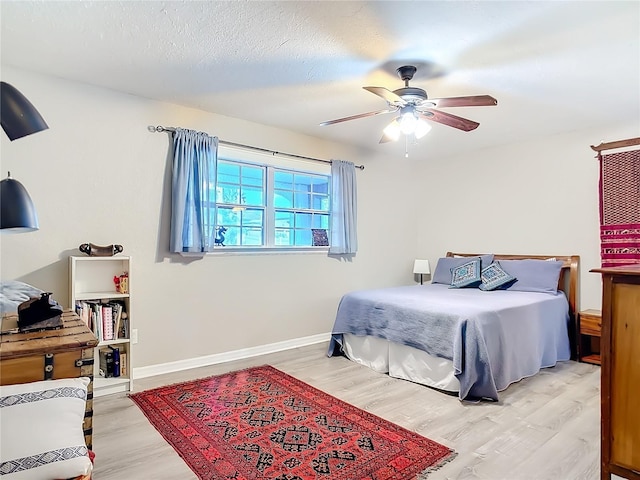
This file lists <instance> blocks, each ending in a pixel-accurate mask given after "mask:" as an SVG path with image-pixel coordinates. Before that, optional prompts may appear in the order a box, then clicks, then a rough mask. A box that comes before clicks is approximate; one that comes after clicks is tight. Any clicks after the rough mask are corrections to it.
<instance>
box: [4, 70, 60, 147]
mask: <svg viewBox="0 0 640 480" xmlns="http://www.w3.org/2000/svg"><path fill="white" fill-rule="evenodd" d="M0 97H1V102H0V117H1V120H2V122H1V123H2V128H3V129H4V131H5V133H6V134H7V136H8V137H9V140H11V141H13V140H15V139H17V138H22V137H26V136H27V135H31V134H32V133H36V132H40V131H42V130H46V129H47V128H49V126H48V125H47V122H45V121H44V119H43V118H42V116H41V115H40V113H39V112H38V110H36V107H34V106H33V104H32V103H31V102H30V101H29V100H27V97H25V96H24V95H22V93H20V91H19V90H18V89H17V88H15V87H14V86H13V85H9V84H8V83H6V82H0Z"/></svg>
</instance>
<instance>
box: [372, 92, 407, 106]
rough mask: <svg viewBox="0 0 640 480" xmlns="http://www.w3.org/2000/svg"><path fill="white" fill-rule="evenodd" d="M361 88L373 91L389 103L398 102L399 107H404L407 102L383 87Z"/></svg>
mask: <svg viewBox="0 0 640 480" xmlns="http://www.w3.org/2000/svg"><path fill="white" fill-rule="evenodd" d="M362 88H364V89H365V90H367V91H368V92H371V93H375V94H376V95H378V96H379V97H382V98H384V99H385V100H386V101H387V102H389V103H393V104H398V105H400V106H401V107H404V106H405V105H406V104H407V102H405V101H404V100H403V99H402V97H400V96H398V95H396V94H395V93H393V92H392V91H391V90H389V89H386V88H384V87H362Z"/></svg>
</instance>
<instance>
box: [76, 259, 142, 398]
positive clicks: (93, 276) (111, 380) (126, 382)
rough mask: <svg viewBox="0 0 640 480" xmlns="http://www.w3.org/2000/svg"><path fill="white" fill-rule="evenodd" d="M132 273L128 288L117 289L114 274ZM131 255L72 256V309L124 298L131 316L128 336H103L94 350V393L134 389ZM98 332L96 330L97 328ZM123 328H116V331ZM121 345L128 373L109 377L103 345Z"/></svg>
mask: <svg viewBox="0 0 640 480" xmlns="http://www.w3.org/2000/svg"><path fill="white" fill-rule="evenodd" d="M125 272H126V273H127V274H128V276H129V277H128V291H127V293H119V292H117V291H116V284H115V282H114V280H113V278H114V277H117V276H120V275H122V274H123V273H125ZM131 292H132V290H131V257H128V256H120V255H115V256H113V257H89V256H70V257H69V297H70V298H69V305H70V307H71V308H72V309H75V308H76V305H77V304H79V303H83V302H85V303H94V304H95V303H103V304H104V303H109V302H114V301H115V302H120V303H121V304H124V309H123V311H124V312H126V314H127V318H128V328H127V330H126V332H125V336H119V337H118V338H116V339H114V340H101V341H100V342H99V343H98V346H97V347H96V348H95V350H94V357H93V358H94V363H93V392H94V396H96V397H99V396H101V395H107V394H111V393H118V392H127V391H131V390H132V389H133V376H132V375H131V372H132V368H131V366H132V365H133V364H132V361H131V360H132V350H133V349H132V348H131V346H132V342H131V332H132V328H133V323H132V322H133V321H134V318H135V317H134V316H133V315H132V310H131ZM93 330H94V333H95V329H93ZM118 333H119V332H116V335H117V334H118ZM109 346H111V347H114V348H117V349H118V350H119V352H120V355H121V361H122V354H123V353H124V354H125V357H126V373H125V372H121V375H120V376H114V377H105V376H104V375H103V374H102V373H101V369H100V353H99V352H100V349H104V348H106V347H109Z"/></svg>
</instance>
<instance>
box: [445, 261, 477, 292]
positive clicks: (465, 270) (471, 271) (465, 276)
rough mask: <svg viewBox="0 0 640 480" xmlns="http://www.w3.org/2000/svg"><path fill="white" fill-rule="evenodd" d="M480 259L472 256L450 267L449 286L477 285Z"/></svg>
mask: <svg viewBox="0 0 640 480" xmlns="http://www.w3.org/2000/svg"><path fill="white" fill-rule="evenodd" d="M480 272H481V270H480V259H479V258H474V259H473V260H470V261H468V262H466V263H463V264H462V265H460V266H458V267H455V268H452V269H451V288H463V287H477V286H478V285H480V281H481V277H480Z"/></svg>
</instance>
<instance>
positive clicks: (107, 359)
mask: <svg viewBox="0 0 640 480" xmlns="http://www.w3.org/2000/svg"><path fill="white" fill-rule="evenodd" d="M99 355H100V370H99V374H100V376H101V377H104V378H110V377H113V351H112V350H111V349H110V348H101V349H100V351H99Z"/></svg>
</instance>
